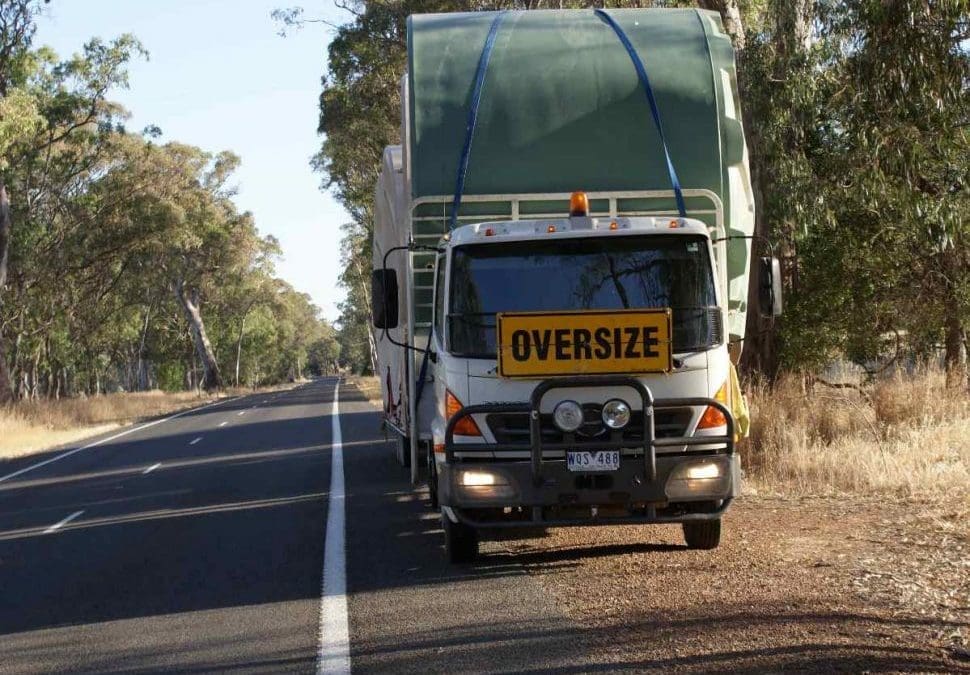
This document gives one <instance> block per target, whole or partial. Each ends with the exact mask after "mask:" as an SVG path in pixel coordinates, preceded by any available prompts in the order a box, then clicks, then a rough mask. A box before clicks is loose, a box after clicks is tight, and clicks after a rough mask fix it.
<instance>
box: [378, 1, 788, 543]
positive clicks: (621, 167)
mask: <svg viewBox="0 0 970 675" xmlns="http://www.w3.org/2000/svg"><path fill="white" fill-rule="evenodd" d="M407 44H408V61H407V73H406V75H405V76H404V78H403V79H402V81H401V117H402V125H401V144H400V145H398V146H392V147H388V148H387V149H386V150H385V151H384V156H383V166H382V170H381V173H380V177H379V179H378V183H377V187H376V194H375V211H374V212H375V225H374V247H373V279H372V283H373V287H372V302H373V307H372V313H373V321H374V326H375V335H376V338H377V351H378V363H379V369H378V370H379V372H378V373H377V375H378V376H379V377H380V379H381V383H382V387H383V396H384V418H385V423H386V426H387V428H388V429H390V430H392V432H393V433H394V435H395V436H396V439H397V442H396V444H395V447H396V452H397V457H398V460H399V461H400V462H401V464H403V465H406V466H410V468H411V474H412V480H413V481H414V482H415V483H417V480H418V476H419V467H421V466H422V465H423V466H426V467H427V481H428V487H429V490H430V495H431V501H432V504H433V506H434V507H435V508H438V509H440V511H441V520H442V526H443V529H444V534H445V547H446V551H447V553H448V556H449V558H450V560H452V561H453V562H463V561H468V560H471V559H472V558H474V556H475V555H476V554H477V551H478V543H479V541H480V540H481V539H483V538H489V537H495V536H509V534H510V532H509V531H511V530H515V529H516V528H521V529H522V530H523V531H526V530H531V531H535V530H536V529H542V528H550V527H557V526H576V525H596V524H622V523H680V524H682V527H683V531H684V536H685V539H686V542H687V545H688V546H689V547H692V548H701V549H708V548H713V547H715V546H717V544H718V542H719V538H720V519H721V516H722V515H723V514H724V512H725V511H726V509H727V508H728V506H729V504H730V503H731V501H732V499H734V498H735V497H736V496H737V495H738V494H739V492H740V478H741V472H740V464H739V459H738V455H737V453H736V450H735V443H736V441H737V439H738V436H739V434H740V432H741V431H742V430H741V429H740V427H739V421H742V422H743V419H742V420H739V419H738V418H737V415H736V413H737V411H738V410H739V409H740V406H741V403H742V402H741V401H740V400H739V397H740V392H739V390H738V388H737V386H736V382H737V381H736V375H735V374H734V368H733V365H732V359H737V358H738V356H739V354H740V346H741V345H742V344H743V343H742V341H743V339H744V330H745V319H746V314H747V312H748V311H749V307H748V281H749V276H750V275H749V270H750V267H751V264H752V250H753V248H752V233H753V225H754V200H753V196H752V191H751V182H750V178H749V172H748V158H747V150H746V147H745V141H744V134H743V131H742V126H741V111H740V108H739V101H738V91H737V79H736V74H735V67H734V54H733V51H732V47H731V42H730V40H729V38H728V37H727V35H726V34H725V32H724V30H723V27H722V24H721V21H720V18H719V17H718V15H717V14H716V13H713V12H704V11H697V10H693V9H648V10H640V9H625V10H607V11H603V10H565V11H528V12H517V11H505V12H475V13H460V14H439V15H415V16H412V17H410V18H409V19H408V35H407ZM756 264H757V265H760V270H761V273H760V274H759V275H758V277H759V279H760V280H761V281H759V289H758V292H757V293H756V294H754V295H755V297H757V298H758V304H759V311H761V312H764V313H766V314H768V315H775V314H778V313H780V311H781V295H780V278H779V273H778V265H777V261H776V260H774V259H772V258H770V257H768V258H760V257H759V258H757V259H756Z"/></svg>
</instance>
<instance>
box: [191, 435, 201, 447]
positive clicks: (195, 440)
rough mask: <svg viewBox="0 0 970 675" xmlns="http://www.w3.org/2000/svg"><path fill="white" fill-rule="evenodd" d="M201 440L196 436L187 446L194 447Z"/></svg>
mask: <svg viewBox="0 0 970 675" xmlns="http://www.w3.org/2000/svg"><path fill="white" fill-rule="evenodd" d="M201 440H202V437H201V436H197V437H196V438H193V439H192V440H191V441H189V445H195V444H196V443H198V442H199V441H201Z"/></svg>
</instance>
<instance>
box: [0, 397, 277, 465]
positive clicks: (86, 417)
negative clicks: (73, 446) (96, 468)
mask: <svg viewBox="0 0 970 675" xmlns="http://www.w3.org/2000/svg"><path fill="white" fill-rule="evenodd" d="M289 386H292V385H286V386H282V387H273V388H272V389H271V390H276V389H282V388H288V387H289ZM251 393H252V390H251V389H245V388H235V389H227V390H224V391H222V392H220V393H219V394H217V395H214V396H207V395H202V396H200V395H198V394H196V393H195V392H176V393H170V392H163V391H146V392H137V393H125V394H106V395H104V396H91V397H88V398H70V399H60V400H57V401H53V400H46V399H44V400H39V401H21V402H19V403H17V404H15V405H13V406H11V407H6V408H3V407H0V459H5V458H11V457H19V456H22V455H27V454H31V453H34V452H41V451H43V450H46V449H48V448H53V447H56V446H58V445H62V444H64V443H72V442H74V441H77V440H80V439H82V438H85V437H87V436H93V435H95V434H99V433H103V432H105V431H110V430H111V429H114V428H117V427H120V426H123V425H125V424H128V423H131V422H135V421H137V420H140V419H144V418H147V417H156V416H159V415H167V414H170V413H173V412H176V411H178V410H182V409H185V408H190V407H192V406H197V405H201V404H203V403H206V402H208V401H212V400H215V399H217V398H224V397H226V396H240V395H246V394H251Z"/></svg>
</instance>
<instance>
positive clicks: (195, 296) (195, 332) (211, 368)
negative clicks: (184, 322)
mask: <svg viewBox="0 0 970 675" xmlns="http://www.w3.org/2000/svg"><path fill="white" fill-rule="evenodd" d="M175 298H176V299H177V300H178V301H179V304H180V305H182V309H183V310H185V317H186V319H188V322H189V329H190V330H191V332H192V341H193V342H194V343H195V351H196V354H197V355H198V357H199V360H200V361H201V362H202V370H203V380H202V386H203V387H205V389H206V390H207V391H208V390H210V389H219V388H221V387H222V377H221V375H220V374H219V364H218V362H217V361H216V355H215V352H214V351H213V349H212V344H211V343H210V342H209V336H208V335H206V332H205V324H204V323H203V322H202V313H201V312H200V311H199V293H198V291H197V290H195V291H189V290H188V289H186V288H185V282H184V281H182V280H179V281H178V282H176V284H175Z"/></svg>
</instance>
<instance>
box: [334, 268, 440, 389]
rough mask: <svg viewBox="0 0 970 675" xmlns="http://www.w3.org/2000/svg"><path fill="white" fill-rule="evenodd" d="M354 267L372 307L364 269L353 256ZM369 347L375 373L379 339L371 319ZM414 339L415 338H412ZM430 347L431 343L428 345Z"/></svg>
mask: <svg viewBox="0 0 970 675" xmlns="http://www.w3.org/2000/svg"><path fill="white" fill-rule="evenodd" d="M353 262H354V268H355V271H356V272H357V282H358V283H359V284H360V290H361V295H363V296H364V306H365V307H370V306H371V301H370V288H369V286H368V283H367V279H366V278H364V271H363V269H361V266H360V261H359V260H358V259H357V258H356V256H355V257H354V258H353ZM366 324H367V347H368V349H369V350H370V351H369V353H370V368H371V372H372V373H374V374H375V375H376V374H377V340H376V339H375V337H374V324H373V322H371V321H367V322H366ZM412 339H413V338H412ZM428 346H429V348H430V345H428Z"/></svg>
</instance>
